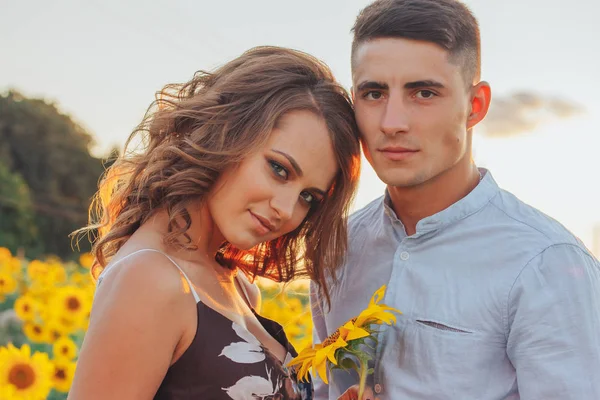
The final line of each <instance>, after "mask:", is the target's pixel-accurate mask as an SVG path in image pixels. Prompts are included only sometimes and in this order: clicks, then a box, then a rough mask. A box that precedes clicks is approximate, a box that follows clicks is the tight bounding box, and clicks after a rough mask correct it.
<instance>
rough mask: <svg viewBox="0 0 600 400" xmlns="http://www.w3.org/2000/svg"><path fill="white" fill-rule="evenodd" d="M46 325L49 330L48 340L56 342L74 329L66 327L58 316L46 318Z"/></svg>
mask: <svg viewBox="0 0 600 400" xmlns="http://www.w3.org/2000/svg"><path fill="white" fill-rule="evenodd" d="M44 325H45V326H46V330H47V331H48V342H49V343H56V341H57V340H58V339H60V338H62V337H63V336H65V335H68V334H69V333H71V332H72V331H73V330H74V329H72V328H67V327H65V325H64V324H62V323H61V322H60V320H59V319H57V318H50V319H45V320H44Z"/></svg>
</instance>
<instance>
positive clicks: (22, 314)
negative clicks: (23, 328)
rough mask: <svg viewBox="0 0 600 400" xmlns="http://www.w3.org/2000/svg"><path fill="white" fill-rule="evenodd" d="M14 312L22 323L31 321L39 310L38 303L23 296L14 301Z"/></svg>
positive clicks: (26, 295)
mask: <svg viewBox="0 0 600 400" xmlns="http://www.w3.org/2000/svg"><path fill="white" fill-rule="evenodd" d="M14 307H15V312H16V313H17V316H18V317H19V318H20V319H21V320H22V321H33V320H34V319H35V316H36V313H37V311H38V309H39V304H38V302H37V301H36V300H35V299H34V298H33V297H32V296H30V295H28V294H25V295H23V296H21V297H19V298H18V299H17V300H16V301H15V306H14Z"/></svg>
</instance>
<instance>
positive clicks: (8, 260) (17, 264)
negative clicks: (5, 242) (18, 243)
mask: <svg viewBox="0 0 600 400" xmlns="http://www.w3.org/2000/svg"><path fill="white" fill-rule="evenodd" d="M1 249H2V247H0V251H1ZM1 270H4V271H8V272H9V273H11V274H12V275H15V274H18V273H20V272H21V260H20V259H18V258H17V257H6V256H2V255H0V271H1Z"/></svg>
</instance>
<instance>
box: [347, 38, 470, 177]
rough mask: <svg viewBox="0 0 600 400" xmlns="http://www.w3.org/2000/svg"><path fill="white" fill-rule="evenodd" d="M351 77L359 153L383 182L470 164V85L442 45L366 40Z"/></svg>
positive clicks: (358, 54) (432, 174) (359, 48)
mask: <svg viewBox="0 0 600 400" xmlns="http://www.w3.org/2000/svg"><path fill="white" fill-rule="evenodd" d="M352 80H353V97H354V104H355V109H356V119H357V122H358V127H359V128H360V131H361V138H362V142H363V149H364V152H365V156H366V157H367V159H368V160H369V162H370V163H371V165H372V166H373V168H374V169H375V171H376V173H377V175H378V176H379V178H380V179H381V180H382V181H383V182H384V183H386V184H387V185H390V186H398V187H414V186H418V185H421V184H423V183H425V182H427V181H429V180H431V179H433V178H436V177H438V176H440V175H441V174H443V173H445V172H447V171H449V170H451V169H452V168H454V167H455V166H456V165H457V164H459V163H460V162H461V161H463V162H470V157H471V138H470V131H469V130H468V123H467V118H468V117H469V114H470V112H471V91H470V88H471V85H470V84H469V85H467V84H466V83H465V81H464V78H463V75H462V70H461V67H460V65H458V64H454V63H451V62H450V61H449V60H448V53H447V51H446V50H444V49H443V48H441V47H439V46H437V45H435V44H433V43H429V42H424V41H416V40H410V39H398V38H384V39H375V40H371V41H368V42H365V43H362V44H361V45H360V46H359V47H358V48H357V50H356V52H355V55H354V60H353V76H352Z"/></svg>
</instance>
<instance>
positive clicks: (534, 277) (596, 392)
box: [507, 244, 600, 400]
mask: <svg viewBox="0 0 600 400" xmlns="http://www.w3.org/2000/svg"><path fill="white" fill-rule="evenodd" d="M507 325H508V326H507V330H508V342H507V354H508V357H509V358H510V360H511V362H512V364H513V365H514V367H515V369H516V372H517V385H518V388H519V395H520V398H521V400H539V399H545V400H550V399H560V400H569V399H573V400H584V399H586V400H592V399H600V264H599V263H598V260H596V259H594V258H593V257H592V256H591V255H590V254H589V253H588V252H587V251H585V250H584V249H582V248H580V247H578V246H576V245H572V244H558V245H554V246H550V247H548V248H546V249H545V250H544V251H542V252H541V253H540V254H538V255H537V256H536V257H534V258H533V259H532V260H531V261H530V262H529V263H528V264H527V265H526V266H525V268H523V270H522V271H521V274H520V275H519V276H518V278H517V280H516V281H515V283H514V285H513V287H512V289H511V290H510V292H509V297H508V313H507Z"/></svg>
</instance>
